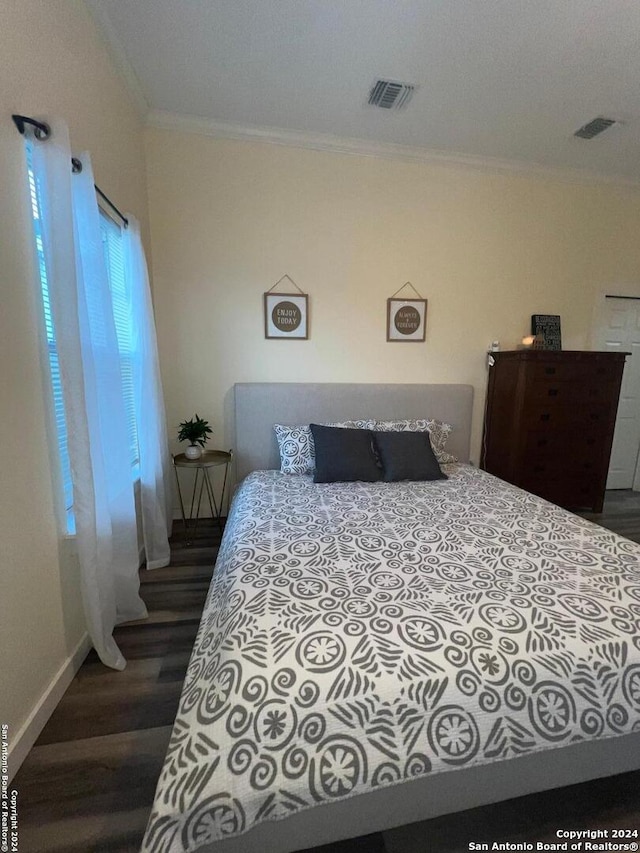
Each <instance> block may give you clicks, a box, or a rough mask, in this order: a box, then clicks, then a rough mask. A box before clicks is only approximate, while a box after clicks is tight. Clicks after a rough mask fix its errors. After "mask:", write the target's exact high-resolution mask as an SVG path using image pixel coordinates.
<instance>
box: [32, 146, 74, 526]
mask: <svg viewBox="0 0 640 853" xmlns="http://www.w3.org/2000/svg"><path fill="white" fill-rule="evenodd" d="M27 174H28V177H29V196H30V199H31V216H32V218H33V231H34V236H35V244H36V254H37V258H38V270H39V273H40V287H41V290H42V309H43V313H44V327H45V334H46V342H47V355H48V361H49V374H50V378H51V391H52V396H53V413H54V417H55V426H56V437H57V440H58V450H59V454H60V465H61V469H62V470H61V473H62V488H63V493H64V511H65V515H66V527H67V533H70V534H73V533H75V527H76V526H75V519H74V516H73V484H72V481H71V463H70V462H69V450H68V448H67V421H66V418H65V414H64V399H63V396H62V378H61V376H60V362H59V361H58V347H57V344H56V336H55V329H54V326H53V316H52V313H51V301H50V299H49V283H48V280H47V267H46V263H45V259H44V249H43V242H42V219H41V216H40V211H41V209H42V203H41V194H40V188H39V186H38V182H37V180H36V177H35V175H34V173H33V157H32V148H31V145H30V144H27Z"/></svg>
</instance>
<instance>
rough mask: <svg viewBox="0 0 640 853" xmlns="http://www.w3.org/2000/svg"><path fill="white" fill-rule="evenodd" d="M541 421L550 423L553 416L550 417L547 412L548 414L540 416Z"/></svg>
mask: <svg viewBox="0 0 640 853" xmlns="http://www.w3.org/2000/svg"><path fill="white" fill-rule="evenodd" d="M540 420H541V421H548V420H551V415H550V414H549V413H548V412H547V413H546V414H544V415H540Z"/></svg>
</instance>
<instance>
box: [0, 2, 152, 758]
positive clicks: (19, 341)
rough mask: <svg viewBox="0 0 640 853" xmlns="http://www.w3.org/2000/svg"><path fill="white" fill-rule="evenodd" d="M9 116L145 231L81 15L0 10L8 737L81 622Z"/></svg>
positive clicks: (134, 168)
mask: <svg viewBox="0 0 640 853" xmlns="http://www.w3.org/2000/svg"><path fill="white" fill-rule="evenodd" d="M12 112H17V113H22V114H26V115H32V116H47V115H57V116H60V117H62V118H64V119H65V120H66V121H67V123H68V125H69V128H70V133H71V141H72V145H73V146H74V148H75V149H76V150H78V151H82V150H83V149H88V150H90V152H91V154H92V159H93V166H94V171H95V174H96V180H97V182H98V184H99V185H100V186H101V187H102V188H103V189H104V190H105V191H106V192H107V193H108V194H109V195H110V196H111V197H112V198H113V199H114V200H116V203H117V204H118V205H119V206H121V208H124V209H128V210H131V211H132V212H134V213H135V214H136V215H137V217H138V218H139V219H140V220H141V222H142V225H143V228H144V229H145V230H146V229H147V227H148V222H147V203H146V185H145V169H144V150H143V143H142V126H141V122H140V120H139V118H138V117H137V115H136V112H135V110H134V107H133V105H132V102H131V100H130V97H129V95H128V93H127V92H126V89H125V86H124V84H123V83H122V81H121V80H120V78H119V77H118V76H117V74H116V73H115V71H114V69H113V67H112V65H111V62H110V60H109V58H108V56H107V54H106V51H105V48H104V47H103V44H102V42H101V41H100V39H99V38H98V35H97V32H96V29H95V26H94V23H93V21H92V19H91V18H90V17H89V15H88V13H87V11H86V8H85V6H84V4H83V3H82V2H79V1H78V0H47V2H42V0H2V3H0V199H1V201H0V241H1V242H0V257H1V261H0V294H1V302H0V399H1V401H2V416H1V417H0V453H1V458H0V476H1V478H2V488H1V489H0V585H1V587H0V632H1V638H0V649H1V653H2V691H0V720H1V721H2V722H3V723H8V724H9V725H10V727H11V728H10V733H11V736H13V737H15V735H16V734H17V733H18V730H19V729H20V727H21V726H22V725H23V724H24V722H25V720H26V719H27V717H28V715H29V714H30V713H31V712H32V711H33V709H34V708H35V707H36V706H37V704H38V702H39V701H40V699H41V697H42V695H43V693H44V691H45V690H46V688H47V686H48V685H49V683H50V681H51V679H52V678H53V677H54V676H55V674H56V673H57V672H58V670H59V669H60V667H61V666H62V665H63V664H64V663H65V661H66V660H67V659H68V656H69V655H70V654H71V653H72V652H73V650H74V649H75V648H76V646H77V644H78V642H79V640H80V639H81V638H82V636H83V634H84V619H83V616H82V609H81V603H80V595H79V588H78V578H77V570H76V568H75V564H74V561H73V559H72V558H71V557H70V555H69V551H70V549H69V548H68V547H66V546H67V545H68V543H65V542H63V541H61V537H60V535H59V532H58V526H57V524H56V517H55V509H54V507H55V501H54V490H53V486H52V472H51V466H50V462H49V460H50V456H49V449H48V445H47V440H46V437H45V434H44V431H43V426H44V423H45V420H46V406H45V400H44V394H43V388H44V387H46V385H45V384H44V383H45V381H46V379H45V376H46V374H44V373H43V371H42V367H41V364H40V356H39V348H38V340H37V335H36V328H37V322H38V319H39V311H40V310H41V309H40V306H39V304H38V300H37V279H36V278H35V277H34V275H33V268H32V262H31V235H30V228H31V223H30V220H29V211H28V207H27V203H26V184H25V180H26V179H25V171H24V154H23V143H22V140H21V138H20V136H19V135H18V133H17V131H16V129H15V127H14V125H13V123H12V121H11V117H10V116H11V113H12ZM10 742H11V741H10ZM14 769H15V768H14Z"/></svg>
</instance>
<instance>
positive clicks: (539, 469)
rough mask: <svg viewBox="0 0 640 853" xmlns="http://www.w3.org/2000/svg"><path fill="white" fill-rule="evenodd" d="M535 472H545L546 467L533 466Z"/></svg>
mask: <svg viewBox="0 0 640 853" xmlns="http://www.w3.org/2000/svg"><path fill="white" fill-rule="evenodd" d="M533 470H534V471H544V470H545V466H544V465H534V466H533Z"/></svg>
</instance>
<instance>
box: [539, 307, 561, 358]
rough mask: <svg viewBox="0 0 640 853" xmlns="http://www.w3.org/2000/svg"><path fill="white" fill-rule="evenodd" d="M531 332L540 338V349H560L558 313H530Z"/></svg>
mask: <svg viewBox="0 0 640 853" xmlns="http://www.w3.org/2000/svg"><path fill="white" fill-rule="evenodd" d="M531 334H532V335H535V336H536V337H537V338H541V339H542V346H541V349H551V350H561V349H562V335H561V331H560V315H559V314H532V315H531Z"/></svg>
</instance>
